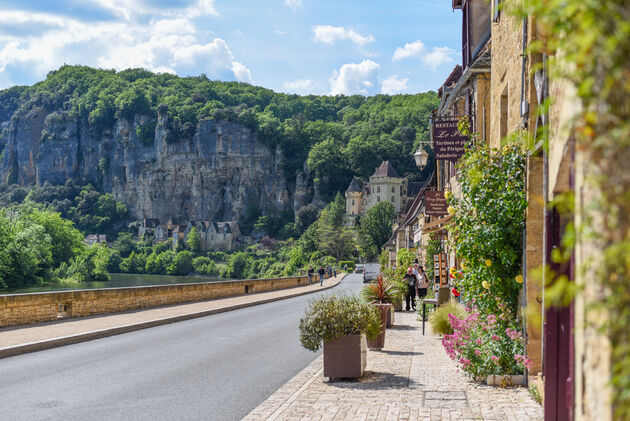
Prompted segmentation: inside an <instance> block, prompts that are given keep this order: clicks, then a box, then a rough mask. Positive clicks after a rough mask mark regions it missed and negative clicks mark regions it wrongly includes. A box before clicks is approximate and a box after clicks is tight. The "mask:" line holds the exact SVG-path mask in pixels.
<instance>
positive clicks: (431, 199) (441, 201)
mask: <svg viewBox="0 0 630 421" xmlns="http://www.w3.org/2000/svg"><path fill="white" fill-rule="evenodd" d="M447 209H448V203H446V198H445V197H444V192H443V191H442V190H426V191H425V192H424V214H425V215H433V216H443V215H446V214H448V210H447Z"/></svg>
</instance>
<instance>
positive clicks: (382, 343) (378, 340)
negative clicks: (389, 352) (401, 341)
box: [368, 304, 390, 349]
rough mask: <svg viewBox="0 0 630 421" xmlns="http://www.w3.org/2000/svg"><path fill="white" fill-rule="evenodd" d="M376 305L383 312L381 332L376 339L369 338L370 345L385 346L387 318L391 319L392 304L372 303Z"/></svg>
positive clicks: (372, 346)
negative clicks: (390, 309)
mask: <svg viewBox="0 0 630 421" xmlns="http://www.w3.org/2000/svg"><path fill="white" fill-rule="evenodd" d="M372 305H374V306H376V307H377V308H378V309H379V311H380V312H381V333H379V334H378V336H377V337H376V339H374V340H368V346H369V347H370V348H377V349H380V348H383V347H384V346H385V331H386V330H387V320H388V319H389V308H390V304H372Z"/></svg>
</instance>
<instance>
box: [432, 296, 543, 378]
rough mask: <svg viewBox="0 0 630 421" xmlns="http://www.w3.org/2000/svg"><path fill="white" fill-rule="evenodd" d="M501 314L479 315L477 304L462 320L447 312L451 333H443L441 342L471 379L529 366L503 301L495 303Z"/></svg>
mask: <svg viewBox="0 0 630 421" xmlns="http://www.w3.org/2000/svg"><path fill="white" fill-rule="evenodd" d="M497 306H498V308H499V310H501V312H500V314H499V315H498V316H497V315H495V314H490V315H488V316H482V315H481V314H480V313H479V311H478V310H477V308H476V307H473V308H469V309H467V312H468V315H467V317H466V318H465V319H463V320H462V319H459V318H457V317H455V316H453V315H449V318H450V322H451V326H452V328H453V334H452V335H445V336H444V338H443V339H442V345H443V346H444V348H445V349H446V353H447V354H448V356H449V357H451V359H453V360H455V361H457V363H458V365H459V366H460V367H461V368H462V370H464V371H465V372H466V373H467V374H468V375H469V376H470V377H472V378H473V379H482V378H485V377H486V376H488V375H490V374H499V375H514V374H523V371H524V369H525V368H530V367H531V364H532V362H531V360H530V359H528V358H527V357H526V356H524V355H523V354H524V350H525V339H524V338H523V336H522V334H521V332H520V331H519V330H518V325H517V323H516V321H515V320H513V319H511V318H510V312H509V311H506V310H507V309H506V306H505V304H502V303H498V304H497Z"/></svg>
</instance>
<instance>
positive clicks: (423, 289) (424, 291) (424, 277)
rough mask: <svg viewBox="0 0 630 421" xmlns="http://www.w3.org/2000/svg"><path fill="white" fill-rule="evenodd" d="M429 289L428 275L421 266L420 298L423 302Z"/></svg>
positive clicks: (419, 278)
mask: <svg viewBox="0 0 630 421" xmlns="http://www.w3.org/2000/svg"><path fill="white" fill-rule="evenodd" d="M428 288H429V281H428V280H427V274H426V273H424V268H423V267H422V266H420V267H419V268H418V298H420V299H421V300H423V299H424V297H426V296H427V290H428Z"/></svg>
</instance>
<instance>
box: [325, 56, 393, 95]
mask: <svg viewBox="0 0 630 421" xmlns="http://www.w3.org/2000/svg"><path fill="white" fill-rule="evenodd" d="M380 71H381V66H379V65H378V63H375V62H373V61H372V60H363V61H362V62H361V63H358V64H357V63H348V64H344V65H343V66H341V68H340V69H339V71H335V72H334V73H333V76H332V77H331V78H330V79H329V81H330V94H331V95H339V94H344V95H353V94H361V95H371V94H374V93H376V92H377V90H378V89H377V88H378V75H379V73H380Z"/></svg>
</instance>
